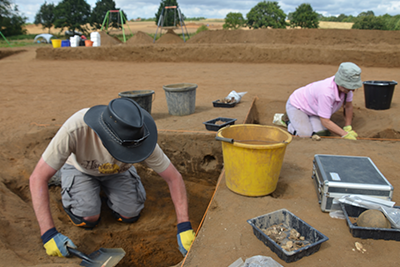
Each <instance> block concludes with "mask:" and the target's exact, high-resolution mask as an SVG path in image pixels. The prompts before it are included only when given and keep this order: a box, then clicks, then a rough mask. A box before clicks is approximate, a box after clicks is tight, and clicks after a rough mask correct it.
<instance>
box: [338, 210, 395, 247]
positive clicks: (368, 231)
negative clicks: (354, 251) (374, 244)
mask: <svg viewBox="0 0 400 267" xmlns="http://www.w3.org/2000/svg"><path fill="white" fill-rule="evenodd" d="M340 206H341V208H342V210H343V213H344V216H345V217H346V222H347V225H348V226H349V230H350V233H351V234H352V235H353V236H354V237H359V238H363V239H384V240H396V241H400V229H395V228H391V229H388V228H373V227H361V226H357V223H356V222H355V223H352V221H351V218H355V219H356V218H358V216H360V214H361V213H363V212H364V211H366V210H367V209H365V208H361V207H356V206H353V205H349V204H345V203H340ZM394 208H399V207H394Z"/></svg>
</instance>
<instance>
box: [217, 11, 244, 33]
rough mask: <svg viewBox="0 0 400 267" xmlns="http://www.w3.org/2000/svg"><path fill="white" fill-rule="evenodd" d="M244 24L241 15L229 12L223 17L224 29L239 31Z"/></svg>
mask: <svg viewBox="0 0 400 267" xmlns="http://www.w3.org/2000/svg"><path fill="white" fill-rule="evenodd" d="M245 23H246V21H245V19H244V18H243V15H242V13H234V12H229V13H228V14H227V15H226V17H225V23H224V25H222V28H224V29H234V30H236V29H239V28H241V27H243V25H244V24H245Z"/></svg>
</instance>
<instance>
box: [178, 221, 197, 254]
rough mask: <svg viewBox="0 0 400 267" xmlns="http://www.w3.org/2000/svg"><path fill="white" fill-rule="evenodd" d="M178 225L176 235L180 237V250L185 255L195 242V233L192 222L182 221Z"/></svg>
mask: <svg viewBox="0 0 400 267" xmlns="http://www.w3.org/2000/svg"><path fill="white" fill-rule="evenodd" d="M177 226H178V234H177V235H176V237H177V238H178V245H179V251H180V252H181V253H182V255H183V256H184V257H185V256H186V253H187V252H188V250H189V248H190V246H191V245H192V243H193V240H194V238H195V233H194V231H193V229H192V225H191V224H190V222H182V223H179V224H178V225H177Z"/></svg>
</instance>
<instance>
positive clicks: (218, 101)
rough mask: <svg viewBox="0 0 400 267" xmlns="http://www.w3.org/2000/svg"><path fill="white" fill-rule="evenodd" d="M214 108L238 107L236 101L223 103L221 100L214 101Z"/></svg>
mask: <svg viewBox="0 0 400 267" xmlns="http://www.w3.org/2000/svg"><path fill="white" fill-rule="evenodd" d="M213 106H214V108H233V107H234V106H236V101H233V102H231V103H222V102H221V100H220V99H218V100H215V101H213Z"/></svg>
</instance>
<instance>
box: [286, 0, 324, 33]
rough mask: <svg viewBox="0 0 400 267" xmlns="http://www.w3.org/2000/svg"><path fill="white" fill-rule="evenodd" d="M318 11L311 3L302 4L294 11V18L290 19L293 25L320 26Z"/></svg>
mask: <svg viewBox="0 0 400 267" xmlns="http://www.w3.org/2000/svg"><path fill="white" fill-rule="evenodd" d="M318 24H319V21H318V13H317V12H315V11H314V10H313V9H312V7H311V5H310V4H301V5H300V6H298V7H297V8H296V11H295V12H293V18H292V19H291V20H290V26H291V27H293V28H294V27H300V28H318Z"/></svg>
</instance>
